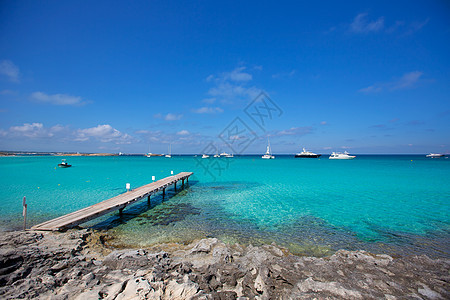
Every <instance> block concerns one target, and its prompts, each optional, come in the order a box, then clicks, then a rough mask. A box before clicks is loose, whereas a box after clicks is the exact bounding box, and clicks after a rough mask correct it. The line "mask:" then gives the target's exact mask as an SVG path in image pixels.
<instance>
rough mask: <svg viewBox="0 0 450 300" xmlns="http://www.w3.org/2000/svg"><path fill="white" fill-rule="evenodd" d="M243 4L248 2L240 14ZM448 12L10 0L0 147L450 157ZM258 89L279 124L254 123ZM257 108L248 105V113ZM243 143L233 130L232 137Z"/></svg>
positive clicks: (398, 5) (0, 44)
mask: <svg viewBox="0 0 450 300" xmlns="http://www.w3.org/2000/svg"><path fill="white" fill-rule="evenodd" d="M242 2H244V3H242ZM449 16H450V5H449V4H448V2H446V1H376V2H375V1H374V2H373V3H365V2H363V1H354V2H351V1H344V2H337V1H324V2H317V3H311V1H276V2H275V1H220V2H218V1H199V2H196V1H179V2H174V1H132V2H130V1H113V2H111V1H77V2H74V1H70V2H69V1H45V2H42V1H39V2H38V1H1V3H0V150H35V151H80V152H119V151H121V152H126V153H145V152H147V151H148V150H150V151H151V152H154V153H160V152H167V148H168V145H169V144H172V152H173V153H201V152H202V151H203V149H204V148H205V147H207V146H208V145H209V143H211V142H212V143H214V144H215V145H216V146H217V147H219V148H220V149H221V150H226V151H229V148H228V147H227V141H226V140H223V139H222V140H221V139H220V138H219V137H218V136H219V135H220V134H221V133H223V132H224V130H225V129H227V128H230V127H229V125H230V124H233V123H232V122H233V121H234V120H235V119H236V118H237V117H238V118H239V120H241V121H242V122H243V123H245V124H246V125H247V127H248V128H249V131H248V132H251V133H252V136H253V137H254V139H253V140H252V142H251V143H249V144H248V145H247V146H248V147H247V146H246V147H245V149H234V150H235V152H242V153H262V152H264V151H265V146H266V143H267V137H268V136H269V137H270V142H271V145H272V150H273V152H274V153H294V152H298V151H300V150H301V148H302V147H307V148H308V149H310V150H313V151H315V152H319V153H330V152H331V151H343V150H347V151H349V152H351V153H428V152H446V153H449V152H450V142H449V141H450V130H449V129H450V55H449V53H450V18H449ZM261 93H263V95H267V96H268V97H269V98H270V99H271V101H272V103H275V104H276V105H277V107H278V108H279V109H280V113H279V114H278V113H277V114H276V116H275V115H274V116H273V117H272V118H268V119H267V120H266V123H265V126H264V128H261V127H258V126H257V124H256V123H255V122H254V121H253V120H252V119H251V118H250V117H249V115H247V114H246V113H245V108H246V107H247V106H248V105H249V104H250V103H252V100H254V99H255V98H257V97H258V96H259V95H260V94H261ZM255 103H258V102H253V104H255ZM239 139H240V137H239V136H238V135H236V140H239Z"/></svg>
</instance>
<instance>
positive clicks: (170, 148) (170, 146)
mask: <svg viewBox="0 0 450 300" xmlns="http://www.w3.org/2000/svg"><path fill="white" fill-rule="evenodd" d="M166 157H167V158H171V157H172V144H170V145H169V154H166Z"/></svg>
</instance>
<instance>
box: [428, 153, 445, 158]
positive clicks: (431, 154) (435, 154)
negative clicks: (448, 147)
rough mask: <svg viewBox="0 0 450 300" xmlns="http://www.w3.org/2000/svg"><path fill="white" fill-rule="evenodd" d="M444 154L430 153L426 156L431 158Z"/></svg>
mask: <svg viewBox="0 0 450 300" xmlns="http://www.w3.org/2000/svg"><path fill="white" fill-rule="evenodd" d="M444 156H445V155H444V154H440V153H430V154H427V155H426V157H431V158H438V157H444Z"/></svg>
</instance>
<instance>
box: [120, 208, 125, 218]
mask: <svg viewBox="0 0 450 300" xmlns="http://www.w3.org/2000/svg"><path fill="white" fill-rule="evenodd" d="M124 208H125V207H123V208H120V209H119V216H122V212H123V209H124Z"/></svg>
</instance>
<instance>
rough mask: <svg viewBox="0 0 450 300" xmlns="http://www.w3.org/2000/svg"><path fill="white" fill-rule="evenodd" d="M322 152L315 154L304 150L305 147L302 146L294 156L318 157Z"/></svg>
mask: <svg viewBox="0 0 450 300" xmlns="http://www.w3.org/2000/svg"><path fill="white" fill-rule="evenodd" d="M321 155H322V154H316V153H313V152H310V151H306V149H305V148H303V152H300V153H297V154H295V156H294V157H306V158H319V157H320V156H321Z"/></svg>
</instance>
